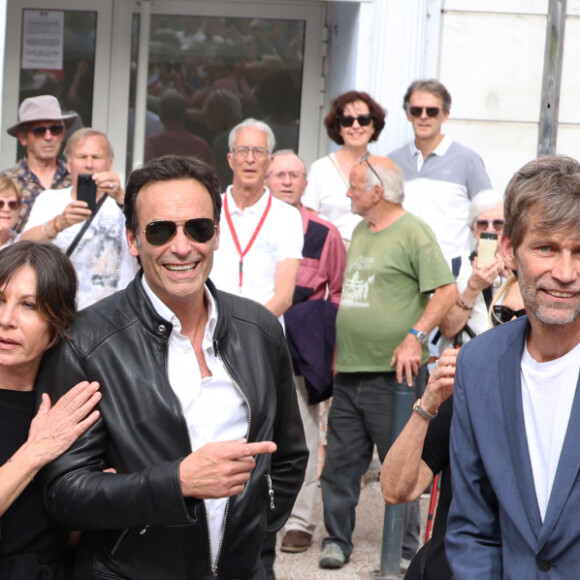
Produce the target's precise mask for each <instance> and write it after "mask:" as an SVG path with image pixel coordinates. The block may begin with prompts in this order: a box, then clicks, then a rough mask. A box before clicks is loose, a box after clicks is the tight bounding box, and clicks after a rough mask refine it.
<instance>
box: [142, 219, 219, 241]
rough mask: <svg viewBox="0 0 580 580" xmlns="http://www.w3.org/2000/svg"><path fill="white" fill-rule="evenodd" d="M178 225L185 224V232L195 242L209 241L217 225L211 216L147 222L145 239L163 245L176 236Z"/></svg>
mask: <svg viewBox="0 0 580 580" xmlns="http://www.w3.org/2000/svg"><path fill="white" fill-rule="evenodd" d="M177 226H183V230H184V232H185V233H186V234H187V235H188V236H189V237H190V238H191V239H192V240H193V241H194V242H200V243H202V244H203V243H204V242H209V240H211V239H212V238H213V236H214V234H215V231H216V229H217V226H216V225H215V223H214V221H213V220H212V219H210V218H194V219H191V220H182V221H179V222H174V221H172V220H158V221H155V222H151V223H149V224H147V226H146V227H145V239H146V240H147V241H148V242H149V243H150V244H151V245H152V246H162V245H163V244H166V243H167V242H168V241H169V240H171V239H172V238H173V236H175V234H176V232H177Z"/></svg>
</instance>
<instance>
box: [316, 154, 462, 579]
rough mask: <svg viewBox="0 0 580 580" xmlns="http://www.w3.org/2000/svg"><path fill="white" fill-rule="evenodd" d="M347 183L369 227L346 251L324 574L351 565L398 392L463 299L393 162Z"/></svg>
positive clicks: (407, 550) (326, 480) (355, 174)
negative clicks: (369, 477)
mask: <svg viewBox="0 0 580 580" xmlns="http://www.w3.org/2000/svg"><path fill="white" fill-rule="evenodd" d="M349 181H350V187H349V189H348V192H347V196H348V197H350V199H351V205H352V209H351V211H352V212H353V213H356V214H359V215H361V216H362V217H363V218H364V220H363V221H362V222H361V223H360V224H359V225H358V226H357V228H356V229H355V231H354V234H353V237H352V241H351V244H350V247H349V250H348V254H347V264H346V270H345V274H344V284H343V290H342V297H341V300H340V306H339V309H338V318H337V322H336V324H337V329H336V343H337V359H336V370H337V375H336V376H335V380H334V395H333V400H332V405H331V408H330V414H329V417H328V448H327V454H326V460H325V464H324V470H323V472H322V477H321V486H322V499H323V504H324V523H325V525H326V529H327V531H328V536H327V537H326V538H325V540H324V542H323V547H324V550H323V554H322V558H321V559H320V567H321V568H340V567H342V566H343V565H344V564H345V563H346V562H348V560H349V558H350V553H351V552H352V549H353V544H352V532H353V530H354V521H355V520H354V515H355V508H356V504H357V503H358V496H359V494H360V481H361V477H362V475H363V474H364V473H365V471H366V470H367V468H368V466H369V463H370V461H371V458H372V451H373V447H374V445H376V446H377V449H378V452H379V456H380V459H381V462H382V461H383V459H384V458H385V455H386V453H387V451H388V448H389V446H390V438H391V423H392V409H393V398H394V392H395V388H396V386H397V385H398V384H401V383H403V382H405V383H406V384H407V385H408V386H409V387H410V388H415V377H417V375H418V374H419V372H420V370H421V371H422V376H425V377H426V374H427V373H426V369H425V370H423V366H424V365H425V363H426V362H427V360H428V358H429V352H428V349H427V346H426V345H425V341H426V339H427V336H428V335H429V333H430V332H431V331H432V330H433V329H434V328H435V327H437V326H438V325H439V323H440V322H441V321H442V320H443V318H445V315H446V314H447V312H448V311H449V310H450V309H451V307H452V306H453V304H455V302H456V301H457V298H458V293H457V288H456V285H455V280H454V278H453V274H452V273H451V271H450V270H449V266H448V265H447V262H446V260H445V258H444V257H443V254H442V253H441V250H440V248H439V245H438V244H437V241H436V239H435V236H434V235H433V232H432V231H431V230H430V229H429V227H428V226H427V225H426V224H425V223H424V222H423V221H421V220H420V219H419V218H417V217H415V216H413V215H411V214H409V213H407V212H406V211H405V210H404V209H403V207H402V205H401V203H402V201H403V196H404V193H403V175H402V173H401V171H400V170H399V168H398V167H397V166H396V165H395V164H394V163H393V162H392V161H390V160H389V159H387V158H386V157H367V156H365V157H363V159H362V160H361V162H360V163H359V164H357V165H355V166H354V167H353V169H352V171H351V172H350V176H349ZM431 293H432V294H433V296H432V297H431ZM419 409H420V406H419ZM418 412H419V413H420V410H419V411H418ZM422 416H425V415H424V414H422ZM426 420H428V419H426ZM415 543H416V540H415V541H412V540H411V541H404V543H403V557H406V558H410V557H412V555H413V553H414V551H415V550H416V549H417V546H416V545H412V544H415Z"/></svg>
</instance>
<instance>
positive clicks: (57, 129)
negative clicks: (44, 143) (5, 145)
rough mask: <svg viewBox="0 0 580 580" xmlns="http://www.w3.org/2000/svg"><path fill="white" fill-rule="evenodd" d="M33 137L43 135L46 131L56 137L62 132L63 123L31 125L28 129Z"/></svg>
mask: <svg viewBox="0 0 580 580" xmlns="http://www.w3.org/2000/svg"><path fill="white" fill-rule="evenodd" d="M28 131H29V132H30V133H32V134H33V135H34V136H35V137H44V136H45V135H46V132H47V131H48V132H49V133H50V134H51V135H52V136H53V137H58V136H59V135H62V134H63V132H64V125H48V126H45V125H40V126H39V127H31V128H30V129H28Z"/></svg>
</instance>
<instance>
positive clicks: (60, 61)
mask: <svg viewBox="0 0 580 580" xmlns="http://www.w3.org/2000/svg"><path fill="white" fill-rule="evenodd" d="M111 7H112V4H111V3H110V2H109V3H107V2H101V3H99V5H98V6H96V5H95V6H94V7H91V8H90V9H88V8H83V7H80V6H79V3H78V2H73V1H67V0H64V1H63V0H57V1H54V0H52V1H50V2H48V1H46V0H35V1H34V3H33V2H22V1H20V2H9V4H8V6H7V15H6V16H7V22H8V23H9V24H8V26H7V29H6V53H5V67H4V90H3V99H2V136H1V145H2V146H1V151H2V153H1V166H2V167H10V166H12V165H14V163H15V162H16V160H17V157H19V156H20V155H22V153H23V152H22V151H21V150H19V149H17V145H18V147H20V146H19V144H18V141H17V139H14V138H13V137H9V136H7V135H6V128H7V127H9V126H10V125H12V124H14V123H16V122H17V120H18V107H19V105H20V103H21V102H22V101H23V100H24V99H25V98H27V97H33V96H37V95H46V94H51V95H54V96H55V97H57V98H58V100H59V102H60V106H61V109H62V110H63V111H65V112H73V111H74V112H76V113H77V114H78V115H79V117H78V120H77V122H76V124H75V126H73V127H72V128H71V130H69V134H70V133H71V132H72V131H74V130H75V129H78V128H80V127H83V126H85V127H86V126H101V127H104V126H105V123H106V99H103V98H99V97H98V95H99V94H100V95H103V94H106V93H107V92H108V91H107V86H108V79H109V51H110V44H111V32H110V31H111V26H110V24H111V15H112V9H111ZM10 23H12V25H11V24H10ZM97 86H98V87H99V89H98V91H96V90H95V88H96V87H97Z"/></svg>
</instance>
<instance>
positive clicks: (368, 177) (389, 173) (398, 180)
mask: <svg viewBox="0 0 580 580" xmlns="http://www.w3.org/2000/svg"><path fill="white" fill-rule="evenodd" d="M369 163H371V165H372V168H373V169H374V170H375V171H376V172H377V175H378V177H380V181H382V182H383V183H382V186H383V199H384V200H385V201H389V202H391V203H403V199H405V187H404V182H405V178H404V177H403V172H402V171H401V170H400V169H399V166H398V165H396V164H394V163H393V165H392V167H388V166H385V165H382V164H381V165H379V164H378V163H372V162H371V161H370V160H369V162H368V163H365V162H363V165H364V166H365V185H366V186H367V187H374V186H375V185H381V183H380V181H379V179H378V178H377V175H375V174H374V173H373V170H372V169H371V168H370V167H369V165H368V164H369Z"/></svg>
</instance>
